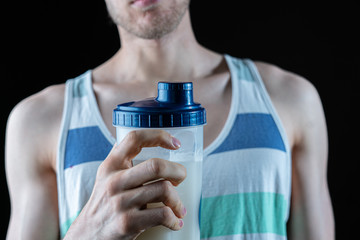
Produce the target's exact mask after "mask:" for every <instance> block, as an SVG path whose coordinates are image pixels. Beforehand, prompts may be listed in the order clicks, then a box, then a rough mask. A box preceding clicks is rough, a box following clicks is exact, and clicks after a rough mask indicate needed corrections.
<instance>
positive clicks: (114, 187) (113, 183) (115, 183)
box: [105, 173, 124, 196]
mask: <svg viewBox="0 0 360 240" xmlns="http://www.w3.org/2000/svg"><path fill="white" fill-rule="evenodd" d="M123 179H124V177H123V174H122V173H121V174H116V175H113V176H111V177H109V178H108V180H107V181H106V183H105V190H106V192H107V193H108V195H109V196H114V195H116V194H117V193H118V192H119V190H121V185H120V183H123V182H124V180H123Z"/></svg>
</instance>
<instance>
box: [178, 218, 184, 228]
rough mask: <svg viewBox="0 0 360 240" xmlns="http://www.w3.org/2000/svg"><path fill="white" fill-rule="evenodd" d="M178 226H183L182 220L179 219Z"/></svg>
mask: <svg viewBox="0 0 360 240" xmlns="http://www.w3.org/2000/svg"><path fill="white" fill-rule="evenodd" d="M179 226H180V227H181V228H182V227H183V226H184V222H183V220H181V219H179Z"/></svg>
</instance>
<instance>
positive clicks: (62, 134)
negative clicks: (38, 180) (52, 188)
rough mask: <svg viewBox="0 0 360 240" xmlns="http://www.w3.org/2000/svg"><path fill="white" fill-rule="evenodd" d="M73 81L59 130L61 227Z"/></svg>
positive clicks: (68, 86)
mask: <svg viewBox="0 0 360 240" xmlns="http://www.w3.org/2000/svg"><path fill="white" fill-rule="evenodd" d="M72 88H73V80H68V81H66V83H65V92H64V107H63V113H62V118H61V125H60V130H59V139H58V146H57V156H56V180H57V189H58V190H57V192H58V209H59V210H58V211H59V227H61V223H62V221H63V219H61V218H62V216H64V215H63V213H61V212H62V210H63V207H62V204H63V203H64V200H65V199H64V197H65V196H64V195H63V194H64V189H63V187H64V157H65V145H66V138H67V134H68V129H69V124H70V119H71V116H70V115H71V110H72V91H73V89H72Z"/></svg>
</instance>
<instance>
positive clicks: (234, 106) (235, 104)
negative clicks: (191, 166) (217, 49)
mask: <svg viewBox="0 0 360 240" xmlns="http://www.w3.org/2000/svg"><path fill="white" fill-rule="evenodd" d="M224 58H225V61H226V64H227V66H228V68H229V71H230V78H231V79H230V80H231V88H232V89H231V104H230V110H229V113H228V116H227V119H226V121H225V124H224V127H223V128H222V129H221V131H220V133H219V135H218V136H217V137H216V138H215V140H214V141H213V142H212V143H210V145H209V146H207V147H206V148H205V149H204V157H206V156H208V155H210V154H211V153H212V152H213V151H214V150H215V149H216V148H217V147H219V146H220V145H221V143H222V142H223V141H224V140H225V139H226V137H227V136H228V135H229V132H230V131H231V129H232V127H233V125H234V122H235V119H236V115H237V111H238V108H239V83H238V81H239V79H238V77H237V75H236V74H235V73H236V70H235V69H234V66H233V63H232V61H233V59H232V57H231V56H229V55H227V54H224Z"/></svg>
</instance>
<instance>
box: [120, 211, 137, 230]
mask: <svg viewBox="0 0 360 240" xmlns="http://www.w3.org/2000/svg"><path fill="white" fill-rule="evenodd" d="M131 222H132V221H131V215H130V213H129V212H126V213H123V214H121V216H120V219H119V222H118V226H119V229H120V231H121V232H123V233H131V232H133V226H132V224H131Z"/></svg>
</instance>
